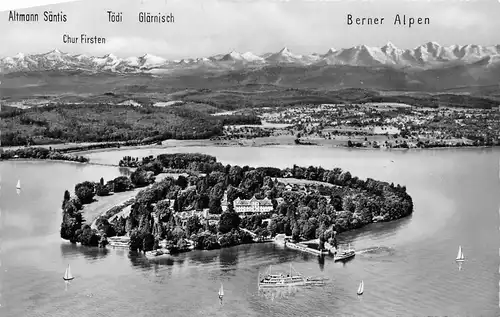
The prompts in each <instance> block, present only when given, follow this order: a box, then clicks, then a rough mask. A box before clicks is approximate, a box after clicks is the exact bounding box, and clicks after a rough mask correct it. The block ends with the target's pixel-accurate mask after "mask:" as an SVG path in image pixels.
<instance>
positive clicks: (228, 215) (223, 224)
mask: <svg viewBox="0 0 500 317" xmlns="http://www.w3.org/2000/svg"><path fill="white" fill-rule="evenodd" d="M240 221H241V219H240V216H239V215H238V214H237V213H236V212H230V211H226V212H223V213H222V214H221V215H220V220H219V232H221V233H228V232H230V231H231V230H233V229H238V228H239V226H240Z"/></svg>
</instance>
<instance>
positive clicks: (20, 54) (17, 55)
mask: <svg viewBox="0 0 500 317" xmlns="http://www.w3.org/2000/svg"><path fill="white" fill-rule="evenodd" d="M25 57H26V55H24V53H21V52H19V53H17V54H16V55H14V58H17V59H23V58H25Z"/></svg>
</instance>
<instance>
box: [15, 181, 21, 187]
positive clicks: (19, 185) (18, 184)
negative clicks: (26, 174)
mask: <svg viewBox="0 0 500 317" xmlns="http://www.w3.org/2000/svg"><path fill="white" fill-rule="evenodd" d="M16 188H17V189H21V180H20V179H19V180H18V181H17V185H16Z"/></svg>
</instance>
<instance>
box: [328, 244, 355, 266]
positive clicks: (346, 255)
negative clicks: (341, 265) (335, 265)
mask: <svg viewBox="0 0 500 317" xmlns="http://www.w3.org/2000/svg"><path fill="white" fill-rule="evenodd" d="M355 255H356V251H354V250H352V249H351V245H350V244H349V247H348V249H347V250H342V251H341V252H338V253H336V254H335V256H334V257H333V261H335V262H337V261H342V260H347V259H350V258H352V257H354V256H355Z"/></svg>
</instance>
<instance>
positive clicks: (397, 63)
mask: <svg viewBox="0 0 500 317" xmlns="http://www.w3.org/2000/svg"><path fill="white" fill-rule="evenodd" d="M68 75H72V76H78V77H81V80H76V81H77V82H81V81H85V80H84V78H87V77H90V78H95V76H98V77H102V76H105V77H111V78H113V77H116V76H123V75H126V76H125V77H127V78H129V79H132V78H138V77H144V76H146V77H153V78H159V77H161V78H162V79H161V81H162V83H163V84H165V85H167V86H169V87H177V88H180V87H186V88H210V89H218V88H223V87H229V86H238V85H249V84H250V85H255V84H258V85H277V86H281V87H293V88H317V89H328V90H331V89H345V88H364V89H376V90H392V91H427V92H442V91H445V90H450V89H452V90H464V89H465V90H466V91H470V90H471V89H472V90H474V89H475V88H474V87H484V86H488V87H492V86H494V87H498V85H499V83H500V81H499V79H500V45H494V46H481V45H472V44H471V45H462V46H461V45H452V46H446V47H445V46H441V45H439V44H438V43H435V42H429V43H426V44H423V45H420V46H418V47H416V48H414V49H399V48H397V47H395V46H394V45H393V44H392V43H387V44H386V45H384V46H382V47H369V46H365V45H360V46H355V47H351V48H344V49H335V48H330V49H329V50H327V51H326V53H324V54H317V53H314V54H310V55H299V54H295V53H293V52H292V51H291V50H289V49H288V48H286V47H285V48H283V49H282V50H280V51H279V52H275V53H267V54H263V55H256V54H254V53H251V52H246V53H240V52H235V51H233V52H229V53H227V54H219V55H214V56H209V57H202V58H191V59H181V60H166V59H164V58H162V57H158V56H155V55H152V54H145V55H143V56H139V57H128V58H119V57H117V56H115V55H113V54H107V55H104V56H101V57H96V56H87V55H81V54H80V55H71V54H68V53H63V52H61V51H59V50H53V51H50V52H47V53H43V54H23V53H19V54H17V55H15V56H12V57H4V58H0V80H1V81H2V82H3V83H2V86H3V85H4V84H6V85H7V86H8V87H9V88H13V89H15V88H16V87H21V86H23V87H26V85H29V86H40V85H47V84H50V83H49V82H47V78H48V77H50V78H51V80H54V77H59V76H68ZM16 78H17V79H16ZM19 78H22V79H23V80H20V79H19ZM49 81H50V80H49ZM73 81H74V80H73ZM113 81H116V80H115V79H113ZM128 81H129V84H130V80H128ZM132 81H133V80H132ZM142 81H144V80H142ZM14 82H15V83H17V84H16V85H14V84H13V83H14ZM21 82H23V83H21ZM4 87H5V86H3V87H2V88H4ZM0 89H1V88H0ZM477 89H478V90H479V89H480V88H477ZM495 90H496V89H495Z"/></svg>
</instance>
